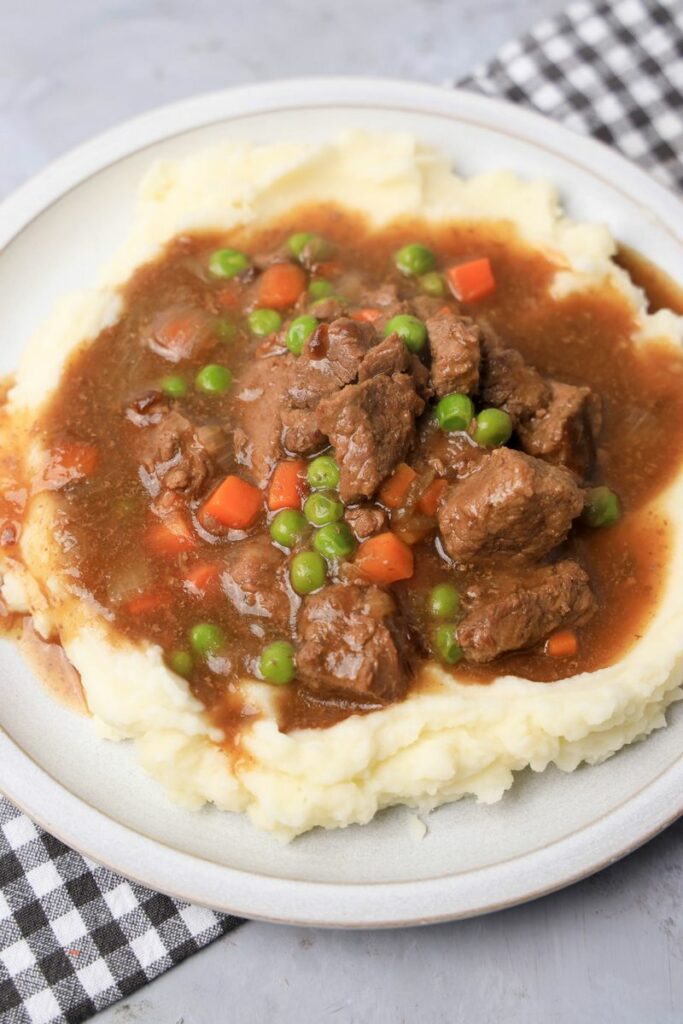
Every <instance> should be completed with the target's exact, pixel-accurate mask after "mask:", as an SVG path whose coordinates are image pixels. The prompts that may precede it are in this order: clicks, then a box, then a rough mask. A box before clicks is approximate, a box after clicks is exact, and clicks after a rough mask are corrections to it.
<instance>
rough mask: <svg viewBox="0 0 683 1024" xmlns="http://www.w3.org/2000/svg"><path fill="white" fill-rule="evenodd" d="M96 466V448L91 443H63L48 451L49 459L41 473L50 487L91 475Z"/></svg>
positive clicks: (61, 485) (60, 485)
mask: <svg viewBox="0 0 683 1024" xmlns="http://www.w3.org/2000/svg"><path fill="white" fill-rule="evenodd" d="M96 466H97V448H95V447H94V446H93V445H91V444H80V443H78V442H73V443H72V444H63V445H60V446H59V447H58V448H54V449H53V450H52V451H51V452H50V461H49V463H48V465H47V468H46V469H45V473H44V474H43V477H44V480H45V482H46V483H48V484H51V485H52V487H63V486H64V484H68V483H70V482H71V481H72V480H82V479H83V478H84V477H87V476H92V474H93V473H94V472H95V468H96Z"/></svg>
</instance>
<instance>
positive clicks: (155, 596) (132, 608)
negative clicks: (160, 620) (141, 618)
mask: <svg viewBox="0 0 683 1024" xmlns="http://www.w3.org/2000/svg"><path fill="white" fill-rule="evenodd" d="M171 600H172V596H171V594H170V593H169V591H168V590H147V591H145V592H144V593H143V594H137V595H136V596H135V597H131V598H130V600H129V601H126V605H125V608H126V611H127V612H128V614H129V615H149V614H150V613H151V612H156V611H158V610H159V608H164V607H165V606H166V605H168V604H170V603H171Z"/></svg>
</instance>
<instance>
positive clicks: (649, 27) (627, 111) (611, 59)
mask: <svg viewBox="0 0 683 1024" xmlns="http://www.w3.org/2000/svg"><path fill="white" fill-rule="evenodd" d="M458 84H459V85H460V86H464V87H465V88H468V89H473V90H475V91H477V92H481V93H484V94H486V95H489V96H496V97H499V98H502V99H507V100H510V101H511V102H512V103H519V104H522V105H524V106H528V107H531V108H533V109H535V110H537V111H539V112H540V113H541V114H545V115H546V116H547V117H551V118H552V119H553V120H556V121H562V122H563V123H564V124H565V125H566V126H567V127H568V128H573V129H575V130H577V131H580V132H584V133H588V134H590V135H593V136H595V138H597V139H600V140H601V141H602V142H606V143H608V144H609V145H610V146H614V147H615V148H616V149H620V150H621V152H622V153H623V154H624V155H625V156H627V157H629V159H631V160H634V161H635V162H637V163H639V164H641V166H643V167H644V168H646V169H647V170H649V171H651V172H652V174H653V175H654V176H655V177H657V178H658V179H659V180H660V181H661V182H663V183H664V184H665V185H668V186H669V188H672V189H674V190H678V191H683V0H614V2H612V3H598V4H596V3H591V2H590V0H576V2H575V3H572V4H571V5H570V6H569V7H567V8H566V9H565V10H564V11H563V12H562V14H560V15H558V16H557V17H555V18H550V19H547V20H546V21H542V22H540V23H539V24H538V25H537V26H536V28H534V29H533V30H532V31H531V32H529V33H528V34H527V35H525V36H522V37H521V38H520V39H516V40H513V41H512V42H509V43H506V44H505V46H503V47H502V48H501V50H500V51H499V52H498V54H497V55H496V57H495V58H494V59H493V60H492V61H490V62H489V63H487V64H486V65H484V66H482V67H480V68H477V69H476V70H475V71H474V72H473V73H472V75H471V76H469V77H468V78H466V79H465V80H464V81H461V82H459V83H458Z"/></svg>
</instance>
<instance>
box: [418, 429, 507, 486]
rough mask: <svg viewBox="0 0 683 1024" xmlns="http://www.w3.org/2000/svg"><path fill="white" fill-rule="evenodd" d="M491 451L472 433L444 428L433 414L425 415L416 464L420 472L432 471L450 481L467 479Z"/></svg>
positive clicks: (419, 437)
mask: <svg viewBox="0 0 683 1024" xmlns="http://www.w3.org/2000/svg"><path fill="white" fill-rule="evenodd" d="M490 454H491V453H490V450H489V449H488V448H482V447H481V445H478V444H477V443H476V441H474V440H473V439H472V438H471V437H470V436H469V434H465V433H464V432H463V431H455V432H454V433H449V432H448V431H443V430H441V428H440V427H439V425H438V423H437V422H436V421H435V420H434V419H433V418H432V417H429V419H427V418H426V417H425V418H423V420H422V422H421V423H420V429H419V436H418V442H417V445H416V458H415V459H414V462H413V465H414V467H415V468H416V469H417V470H418V472H424V471H426V470H432V472H433V473H434V474H436V476H440V477H445V478H446V479H447V480H464V478H465V477H466V476H469V475H470V474H471V473H474V472H475V471H476V470H477V469H478V468H479V467H480V464H481V463H482V462H483V461H484V459H487V458H488V457H489V455H490Z"/></svg>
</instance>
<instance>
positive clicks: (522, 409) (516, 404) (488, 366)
mask: <svg viewBox="0 0 683 1024" xmlns="http://www.w3.org/2000/svg"><path fill="white" fill-rule="evenodd" d="M480 393H481V399H482V402H483V403H484V404H485V405H493V406H495V407H496V408H497V409H504V410H505V412H506V413H507V414H508V416H510V418H511V419H512V422H513V424H514V426H515V427H516V428H518V429H519V427H520V424H523V423H525V422H526V421H527V420H529V419H531V417H532V416H534V415H535V413H536V412H538V410H539V409H544V408H545V406H546V405H547V404H548V401H549V400H550V387H549V385H548V384H547V383H546V382H545V381H544V379H543V377H541V375H540V373H538V371H537V370H534V368H533V367H532V366H527V364H526V363H525V362H524V359H523V358H522V356H521V355H520V354H519V352H517V351H516V350H515V349H512V348H498V347H494V346H491V345H489V344H487V345H486V353H485V358H484V360H483V363H482V375H481V392H480Z"/></svg>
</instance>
